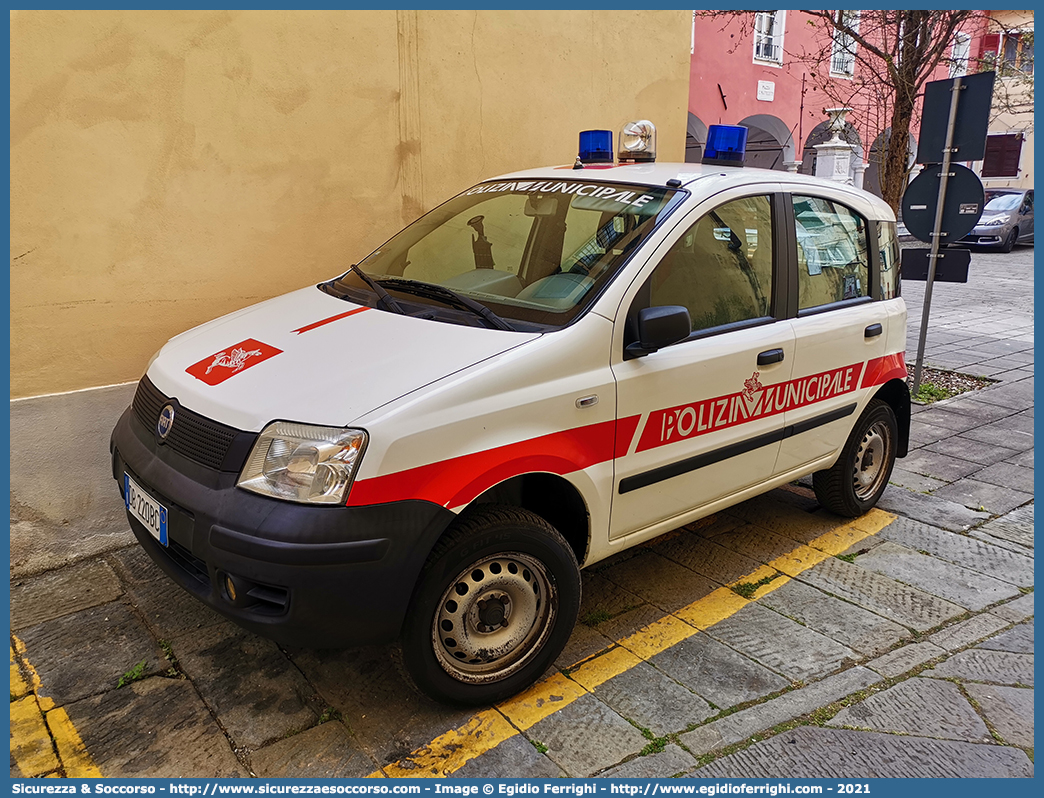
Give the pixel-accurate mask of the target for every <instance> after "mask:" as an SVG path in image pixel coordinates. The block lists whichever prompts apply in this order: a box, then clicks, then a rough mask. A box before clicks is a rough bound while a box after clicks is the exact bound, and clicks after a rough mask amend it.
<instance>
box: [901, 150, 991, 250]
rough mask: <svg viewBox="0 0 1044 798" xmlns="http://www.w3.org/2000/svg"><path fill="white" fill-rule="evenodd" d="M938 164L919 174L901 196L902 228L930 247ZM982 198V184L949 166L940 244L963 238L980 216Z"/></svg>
mask: <svg viewBox="0 0 1044 798" xmlns="http://www.w3.org/2000/svg"><path fill="white" fill-rule="evenodd" d="M941 177H942V164H938V163H930V164H928V165H927V166H925V167H924V169H922V170H921V173H920V174H919V175H917V177H915V178H914V180H913V182H912V183H910V185H909V186H907V187H906V193H905V194H903V201H902V209H903V224H905V225H906V229H907V230H909V231H910V235H912V236H913V237H914V238H918V239H920V240H921V241H925V242H927V243H929V244H930V243H932V230H933V229H934V227H935V209H936V207H938V204H939V181H940V179H941ZM984 201H985V194H984V192H983V190H982V181H981V180H979V176H978V175H977V174H975V172H973V171H972V170H971V169H969V168H968V167H967V166H961V165H960V164H955V163H952V164H950V179H949V180H948V181H947V183H946V197H945V199H944V200H943V214H942V229H941V230H940V232H941V233H944V234H945V235H942V236H941V237H940V239H939V243H940V244H952V243H954V242H955V241H957V240H958V239H961V238H964V236H966V235H968V233H970V232H971V231H972V228H973V227H975V225H976V224H977V223H978V221H979V217H980V216H982V205H983V202H984Z"/></svg>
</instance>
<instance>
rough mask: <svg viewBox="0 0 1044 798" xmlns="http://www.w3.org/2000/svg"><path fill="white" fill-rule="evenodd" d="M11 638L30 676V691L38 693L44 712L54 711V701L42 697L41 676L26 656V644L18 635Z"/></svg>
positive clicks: (37, 696)
mask: <svg viewBox="0 0 1044 798" xmlns="http://www.w3.org/2000/svg"><path fill="white" fill-rule="evenodd" d="M11 638H12V639H13V640H14V647H15V651H16V652H17V653H18V656H19V657H20V658H21V660H22V666H23V667H24V668H25V670H26V673H28V674H29V689H30V690H32V691H33V692H34V693H36V698H37V700H38V701H39V702H40V709H42V710H43V711H44V712H47V710H49V709H54V701H52V700H51V699H50V698H48V697H47V696H43V695H40V675H39V674H38V673H37V672H36V668H34V667H33V664H32V663H31V662H30V661H29V658H28V657H26V656H25V643H23V642H22V641H21V639H20V638H18V637H17V636H16V635H11Z"/></svg>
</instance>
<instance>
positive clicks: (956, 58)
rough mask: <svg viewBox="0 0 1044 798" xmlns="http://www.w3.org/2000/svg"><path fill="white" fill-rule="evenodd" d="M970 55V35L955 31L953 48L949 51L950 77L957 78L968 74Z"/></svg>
mask: <svg viewBox="0 0 1044 798" xmlns="http://www.w3.org/2000/svg"><path fill="white" fill-rule="evenodd" d="M970 57H971V36H969V35H968V34H967V33H955V34H954V36H953V50H952V51H951V53H950V77H951V78H959V77H962V76H964V75H967V74H968V59H969V58H970Z"/></svg>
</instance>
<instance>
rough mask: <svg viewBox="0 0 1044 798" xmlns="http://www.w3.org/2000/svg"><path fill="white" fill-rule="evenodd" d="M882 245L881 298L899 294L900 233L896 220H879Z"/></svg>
mask: <svg viewBox="0 0 1044 798" xmlns="http://www.w3.org/2000/svg"><path fill="white" fill-rule="evenodd" d="M877 230H878V239H879V243H880V246H881V295H880V297H879V299H895V297H897V296H899V235H898V233H897V232H896V228H895V222H878V223H877Z"/></svg>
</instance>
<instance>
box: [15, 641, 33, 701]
mask: <svg viewBox="0 0 1044 798" xmlns="http://www.w3.org/2000/svg"><path fill="white" fill-rule="evenodd" d="M28 693H29V684H28V682H26V680H25V678H24V677H23V676H22V671H21V669H20V668H19V667H18V660H16V659H15V650H14V648H13V647H12V648H11V698H21V697H22V696H24V695H26V694H28Z"/></svg>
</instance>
